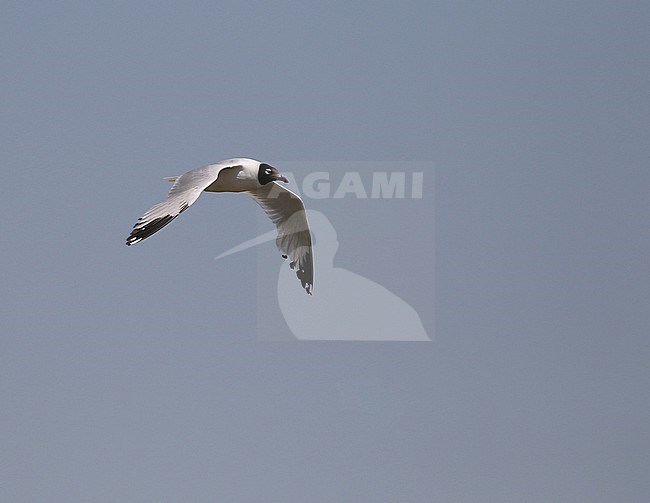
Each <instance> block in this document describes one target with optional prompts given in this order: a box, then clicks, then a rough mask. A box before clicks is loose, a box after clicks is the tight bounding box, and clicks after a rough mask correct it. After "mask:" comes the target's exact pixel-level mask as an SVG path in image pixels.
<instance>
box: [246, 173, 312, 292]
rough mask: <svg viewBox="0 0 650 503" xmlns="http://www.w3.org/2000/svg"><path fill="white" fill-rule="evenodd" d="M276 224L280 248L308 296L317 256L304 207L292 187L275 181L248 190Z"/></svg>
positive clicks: (277, 241)
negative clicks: (314, 255) (315, 256)
mask: <svg viewBox="0 0 650 503" xmlns="http://www.w3.org/2000/svg"><path fill="white" fill-rule="evenodd" d="M247 194H248V195H249V196H251V197H252V198H253V199H255V201H257V203H258V204H259V205H260V206H261V207H262V209H263V210H264V211H265V212H266V214H267V215H268V217H269V218H270V219H271V221H272V222H273V223H274V224H275V225H276V227H277V231H278V237H277V239H276V240H275V243H276V245H277V246H278V249H279V250H280V251H281V252H282V253H283V254H284V255H286V256H288V257H289V259H290V263H289V265H290V266H291V268H292V269H296V275H297V276H298V279H299V280H300V282H301V284H302V287H303V288H304V289H305V290H306V291H307V293H308V294H309V295H311V293H312V289H313V286H314V257H313V252H312V243H311V234H310V232H309V222H308V221H307V214H306V213H305V206H304V204H303V202H302V200H301V199H300V197H298V195H297V194H294V193H293V192H291V191H290V190H289V189H286V188H285V187H283V186H282V185H280V184H278V183H276V182H273V183H269V184H267V185H264V186H262V187H260V188H259V189H256V190H251V191H248V192H247Z"/></svg>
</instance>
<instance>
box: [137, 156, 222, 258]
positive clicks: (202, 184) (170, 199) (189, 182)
mask: <svg viewBox="0 0 650 503" xmlns="http://www.w3.org/2000/svg"><path fill="white" fill-rule="evenodd" d="M230 167H233V166H226V165H220V164H211V165H209V166H205V167H203V168H197V169H193V170H192V171H188V172H187V173H185V174H183V175H181V176H180V177H178V179H177V180H176V181H175V182H174V185H172V188H171V190H170V191H169V194H167V199H165V200H164V201H163V202H161V203H158V204H156V205H155V206H153V207H151V208H150V209H149V210H148V211H147V212H146V213H145V214H144V215H142V216H141V217H140V218H139V219H138V221H137V222H136V224H135V225H134V226H133V230H132V231H131V234H129V237H127V238H126V244H127V246H131V245H133V244H136V243H138V242H140V241H142V240H143V239H146V238H148V237H149V236H151V235H152V234H154V233H156V232H158V231H159V230H160V229H162V228H163V227H164V226H165V225H167V224H168V223H169V222H171V221H172V220H174V219H175V218H176V217H177V216H178V215H180V214H181V213H183V212H184V211H185V210H186V209H187V208H189V207H190V206H191V205H192V204H193V203H194V201H196V200H197V199H198V197H199V196H200V195H201V192H203V190H204V189H205V188H207V187H208V186H209V185H210V184H211V183H212V182H214V181H215V180H216V179H217V177H218V176H219V173H220V172H221V170H222V169H226V168H230Z"/></svg>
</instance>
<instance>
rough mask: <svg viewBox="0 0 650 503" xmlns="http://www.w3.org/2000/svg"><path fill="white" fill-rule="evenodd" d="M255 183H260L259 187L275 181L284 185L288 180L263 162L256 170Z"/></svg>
mask: <svg viewBox="0 0 650 503" xmlns="http://www.w3.org/2000/svg"><path fill="white" fill-rule="evenodd" d="M257 181H258V182H260V185H266V184H267V183H271V182H275V181H279V182H284V183H288V182H289V180H287V179H286V178H285V177H284V176H282V175H281V174H280V172H279V171H278V169H277V168H274V167H273V166H271V165H270V164H266V163H264V162H261V163H260V167H259V168H258V171H257Z"/></svg>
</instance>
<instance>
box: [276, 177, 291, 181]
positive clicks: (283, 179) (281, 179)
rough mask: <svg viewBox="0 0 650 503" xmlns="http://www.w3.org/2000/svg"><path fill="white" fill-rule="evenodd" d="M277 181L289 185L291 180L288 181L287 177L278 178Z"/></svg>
mask: <svg viewBox="0 0 650 503" xmlns="http://www.w3.org/2000/svg"><path fill="white" fill-rule="evenodd" d="M276 180H278V181H280V182H284V183H289V180H287V178H286V177H285V176H278V177H277V178H276Z"/></svg>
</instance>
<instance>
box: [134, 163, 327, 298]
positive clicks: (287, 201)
mask: <svg viewBox="0 0 650 503" xmlns="http://www.w3.org/2000/svg"><path fill="white" fill-rule="evenodd" d="M165 180H167V181H170V182H173V183H174V185H172V188H171V190H170V191H169V194H167V198H166V199H165V200H164V201H163V202H161V203H158V204H156V205H155V206H153V207H152V208H151V209H149V211H147V212H146V213H145V214H144V215H142V216H141V217H140V218H139V219H138V221H137V222H136V224H135V225H134V226H133V230H132V231H131V234H129V236H128V237H127V238H126V244H127V246H131V245H134V244H136V243H138V242H140V241H142V240H143V239H146V238H148V237H149V236H151V235H152V234H154V233H156V232H158V231H159V230H160V229H162V228H163V227H164V226H165V225H167V224H168V223H169V222H171V221H172V220H174V219H175V218H176V217H177V216H178V215H180V214H181V213H183V212H184V211H185V210H186V209H187V208H189V207H190V206H191V205H192V204H193V203H194V201H196V200H197V199H198V197H199V196H200V195H201V192H204V191H205V192H243V193H244V194H247V195H249V196H250V197H252V198H253V199H254V200H255V201H256V202H257V203H258V204H259V205H260V206H261V207H262V209H263V210H264V211H265V212H266V214H267V215H268V217H269V218H270V219H271V221H272V222H273V223H274V224H275V226H276V228H277V233H278V236H277V238H276V240H275V243H276V245H277V246H278V249H279V250H280V252H281V253H282V257H283V258H285V259H286V258H289V259H290V262H289V265H290V266H291V269H295V270H296V275H297V276H298V279H299V280H300V282H301V284H302V287H303V288H304V289H305V290H306V291H307V293H308V294H309V295H311V294H312V288H313V286H314V259H313V253H312V243H311V234H310V230H309V223H308V222H307V215H306V213H305V206H304V204H303V202H302V200H301V199H300V197H298V195H297V194H295V193H293V192H291V191H290V190H289V189H287V188H285V187H284V186H282V185H280V184H279V183H277V182H284V183H288V180H287V179H286V178H285V177H284V176H282V175H281V174H280V172H279V171H278V170H277V169H276V168H274V167H273V166H271V165H269V164H266V163H263V162H260V161H256V160H253V159H245V158H239V159H227V160H225V161H221V162H218V163H216V164H210V165H208V166H204V167H202V168H197V169H193V170H191V171H188V172H187V173H185V174H183V175H181V176H172V177H168V178H165Z"/></svg>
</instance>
